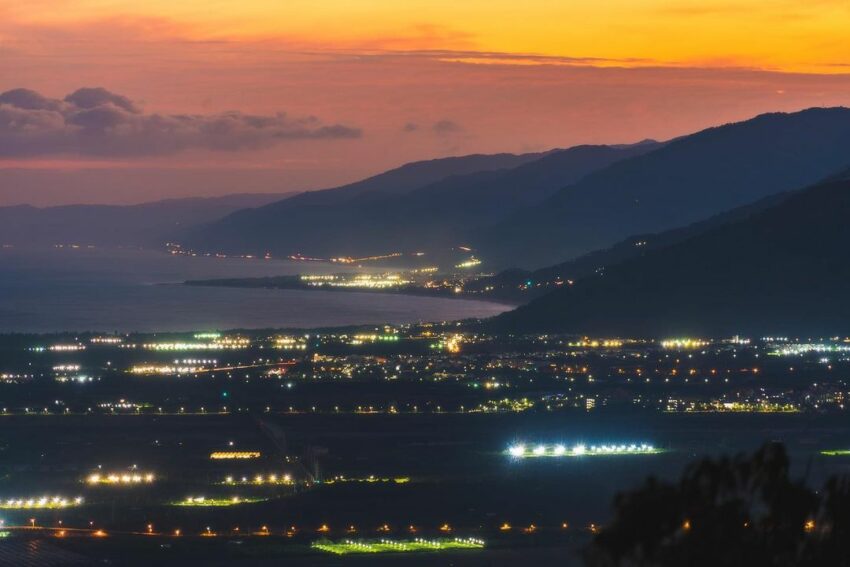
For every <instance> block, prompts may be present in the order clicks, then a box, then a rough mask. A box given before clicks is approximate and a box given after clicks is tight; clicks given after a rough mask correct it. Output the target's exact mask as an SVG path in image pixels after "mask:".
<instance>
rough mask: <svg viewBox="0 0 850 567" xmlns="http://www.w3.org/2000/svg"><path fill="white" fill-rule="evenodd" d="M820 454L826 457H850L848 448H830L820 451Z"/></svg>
mask: <svg viewBox="0 0 850 567" xmlns="http://www.w3.org/2000/svg"><path fill="white" fill-rule="evenodd" d="M820 454H821V455H824V456H826V457H850V449H831V450H827V451H821V452H820Z"/></svg>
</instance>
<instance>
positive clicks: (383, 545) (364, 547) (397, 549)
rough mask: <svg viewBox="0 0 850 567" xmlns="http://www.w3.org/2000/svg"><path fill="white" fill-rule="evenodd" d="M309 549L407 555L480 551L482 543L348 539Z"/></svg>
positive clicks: (316, 545) (451, 540)
mask: <svg viewBox="0 0 850 567" xmlns="http://www.w3.org/2000/svg"><path fill="white" fill-rule="evenodd" d="M310 547H311V548H312V549H315V550H317V551H324V552H326V553H333V554H334V555H348V554H355V553H361V554H362V553H406V552H408V553H409V552H417V551H420V552H421V551H432V552H433V551H446V550H452V549H482V548H483V547H484V541H483V540H480V539H474V538H465V539H464V538H454V539H422V538H417V539H413V540H391V539H382V540H377V541H363V540H350V539H349V540H344V541H338V542H333V541H329V540H320V541H315V542H313V543H312V544H310Z"/></svg>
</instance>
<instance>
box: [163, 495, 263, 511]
mask: <svg viewBox="0 0 850 567" xmlns="http://www.w3.org/2000/svg"><path fill="white" fill-rule="evenodd" d="M265 500H266V498H240V497H238V496H234V497H232V498H206V497H204V496H190V497H188V498H186V499H185V500H177V501H174V502H171V505H172V506H192V507H198V508H203V507H221V506H239V505H240V504H254V503H257V502H264V501H265Z"/></svg>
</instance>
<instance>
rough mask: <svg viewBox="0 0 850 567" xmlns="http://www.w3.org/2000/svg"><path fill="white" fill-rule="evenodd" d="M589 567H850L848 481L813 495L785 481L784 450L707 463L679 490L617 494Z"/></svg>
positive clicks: (657, 487)
mask: <svg viewBox="0 0 850 567" xmlns="http://www.w3.org/2000/svg"><path fill="white" fill-rule="evenodd" d="M584 557H585V562H586V564H587V565H588V566H590V567H625V566H629V567H632V566H634V567H656V566H657V567H667V566H676V567H682V566H690V567H702V566H706V567H708V566H711V567H719V566H727V565H728V566H732V565H746V566H753V567H761V566H765V567H767V566H770V567H784V566H809V565H811V566H815V565H817V566H827V565H828V566H841V565H850V478H848V477H833V478H831V479H830V480H829V481H828V482H827V484H826V486H825V488H824V490H823V491H821V492H820V493H816V492H814V491H812V490H811V489H809V488H808V487H807V486H805V484H804V483H803V482H802V481H800V480H792V479H791V478H790V476H789V459H788V455H787V453H786V451H785V447H784V446H783V445H781V444H778V443H769V444H767V445H765V446H763V447H762V448H761V449H759V450H758V451H756V452H755V453H754V454H753V455H751V456H745V455H739V456H736V457H733V458H729V457H723V458H720V459H704V460H701V461H699V462H697V463H694V464H692V465H690V466H689V467H688V468H687V469H686V470H685V472H684V474H683V475H682V478H681V480H680V481H679V482H678V483H669V482H662V481H659V480H657V479H655V478H649V479H647V480H646V481H645V482H644V484H643V485H642V486H641V487H639V488H638V489H636V490H634V491H631V492H625V493H622V494H619V495H618V496H617V497H616V498H615V501H614V518H613V521H612V522H611V524H610V525H609V526H606V527H605V528H604V529H603V530H601V531H600V532H599V533H598V534H597V536H596V537H595V538H594V540H593V542H592V543H591V544H590V546H589V547H588V548H587V549H586V550H585V556H584Z"/></svg>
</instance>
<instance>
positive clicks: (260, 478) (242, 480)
mask: <svg viewBox="0 0 850 567" xmlns="http://www.w3.org/2000/svg"><path fill="white" fill-rule="evenodd" d="M222 484H226V485H251V484H253V485H264V484H293V482H292V476H291V475H288V474H281V475H278V474H268V475H262V474H257V475H252V476H240V477H234V476H227V477H225V479H224V482H222Z"/></svg>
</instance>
